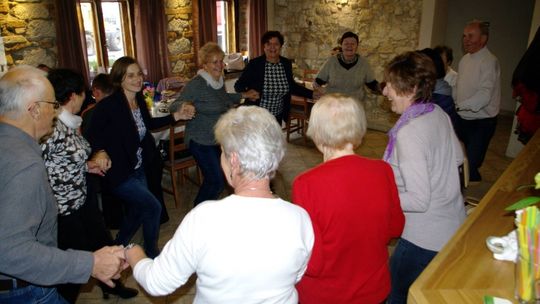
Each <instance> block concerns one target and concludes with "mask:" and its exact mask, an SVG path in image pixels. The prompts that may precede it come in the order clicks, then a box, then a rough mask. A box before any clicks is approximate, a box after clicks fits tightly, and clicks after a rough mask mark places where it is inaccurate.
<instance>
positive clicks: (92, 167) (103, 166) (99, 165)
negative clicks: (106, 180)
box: [86, 150, 112, 176]
mask: <svg viewBox="0 0 540 304" xmlns="http://www.w3.org/2000/svg"><path fill="white" fill-rule="evenodd" d="M86 165H87V166H88V172H90V173H93V174H97V175H100V176H104V175H105V173H107V170H109V169H110V168H111V165H112V162H111V159H110V158H109V155H108V154H107V152H105V150H101V151H99V152H97V153H95V154H94V156H93V157H92V158H91V159H90V160H89V161H87V162H86Z"/></svg>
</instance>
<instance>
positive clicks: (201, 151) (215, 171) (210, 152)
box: [189, 140, 225, 206]
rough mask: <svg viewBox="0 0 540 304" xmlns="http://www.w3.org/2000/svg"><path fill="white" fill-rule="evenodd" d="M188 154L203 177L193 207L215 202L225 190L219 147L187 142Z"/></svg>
mask: <svg viewBox="0 0 540 304" xmlns="http://www.w3.org/2000/svg"><path fill="white" fill-rule="evenodd" d="M189 152H191V154H192V155H193V157H194V158H195V160H196V161H197V164H198V165H199V168H201V172H202V175H203V182H202V185H201V187H200V188H199V192H198V193H197V197H195V201H194V205H195V206H197V205H198V204H199V203H202V202H204V201H207V200H215V199H218V198H219V195H220V194H221V192H222V191H223V188H225V177H224V176H223V171H222V170H221V161H220V158H221V149H220V148H219V146H216V145H212V146H207V145H201V144H199V143H196V142H194V141H193V140H192V141H190V142H189Z"/></svg>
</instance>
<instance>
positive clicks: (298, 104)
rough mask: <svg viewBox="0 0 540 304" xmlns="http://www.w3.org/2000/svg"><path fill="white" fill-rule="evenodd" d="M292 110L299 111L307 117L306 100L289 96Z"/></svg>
mask: <svg viewBox="0 0 540 304" xmlns="http://www.w3.org/2000/svg"><path fill="white" fill-rule="evenodd" d="M294 109H299V110H300V109H301V110H303V111H304V112H305V114H306V115H307V112H308V104H307V99H306V98H305V97H301V96H296V95H291V110H294Z"/></svg>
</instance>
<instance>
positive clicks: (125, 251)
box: [124, 243, 136, 261]
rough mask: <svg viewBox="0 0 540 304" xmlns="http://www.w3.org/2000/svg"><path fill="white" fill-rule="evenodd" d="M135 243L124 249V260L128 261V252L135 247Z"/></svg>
mask: <svg viewBox="0 0 540 304" xmlns="http://www.w3.org/2000/svg"><path fill="white" fill-rule="evenodd" d="M135 245H136V244H135V243H130V244H129V245H127V246H126V247H125V248H124V259H125V260H126V261H127V251H128V250H130V249H131V248H133V247H135Z"/></svg>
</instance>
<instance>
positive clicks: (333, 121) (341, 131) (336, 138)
mask: <svg viewBox="0 0 540 304" xmlns="http://www.w3.org/2000/svg"><path fill="white" fill-rule="evenodd" d="M366 128H367V121H366V114H365V112H364V107H363V106H362V105H361V104H360V103H359V102H358V101H357V100H356V99H355V98H353V97H351V96H347V95H344V94H339V93H333V94H327V95H324V96H323V97H321V98H320V99H319V100H318V101H317V102H316V103H315V105H314V106H313V109H312V110H311V116H310V117H309V127H308V130H307V136H309V137H310V138H311V139H313V142H315V144H317V145H323V146H326V147H329V148H334V149H342V148H343V147H345V145H346V144H348V143H351V144H352V145H353V147H354V148H356V147H358V146H359V145H360V144H361V143H362V138H363V137H364V135H365V134H366Z"/></svg>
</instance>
